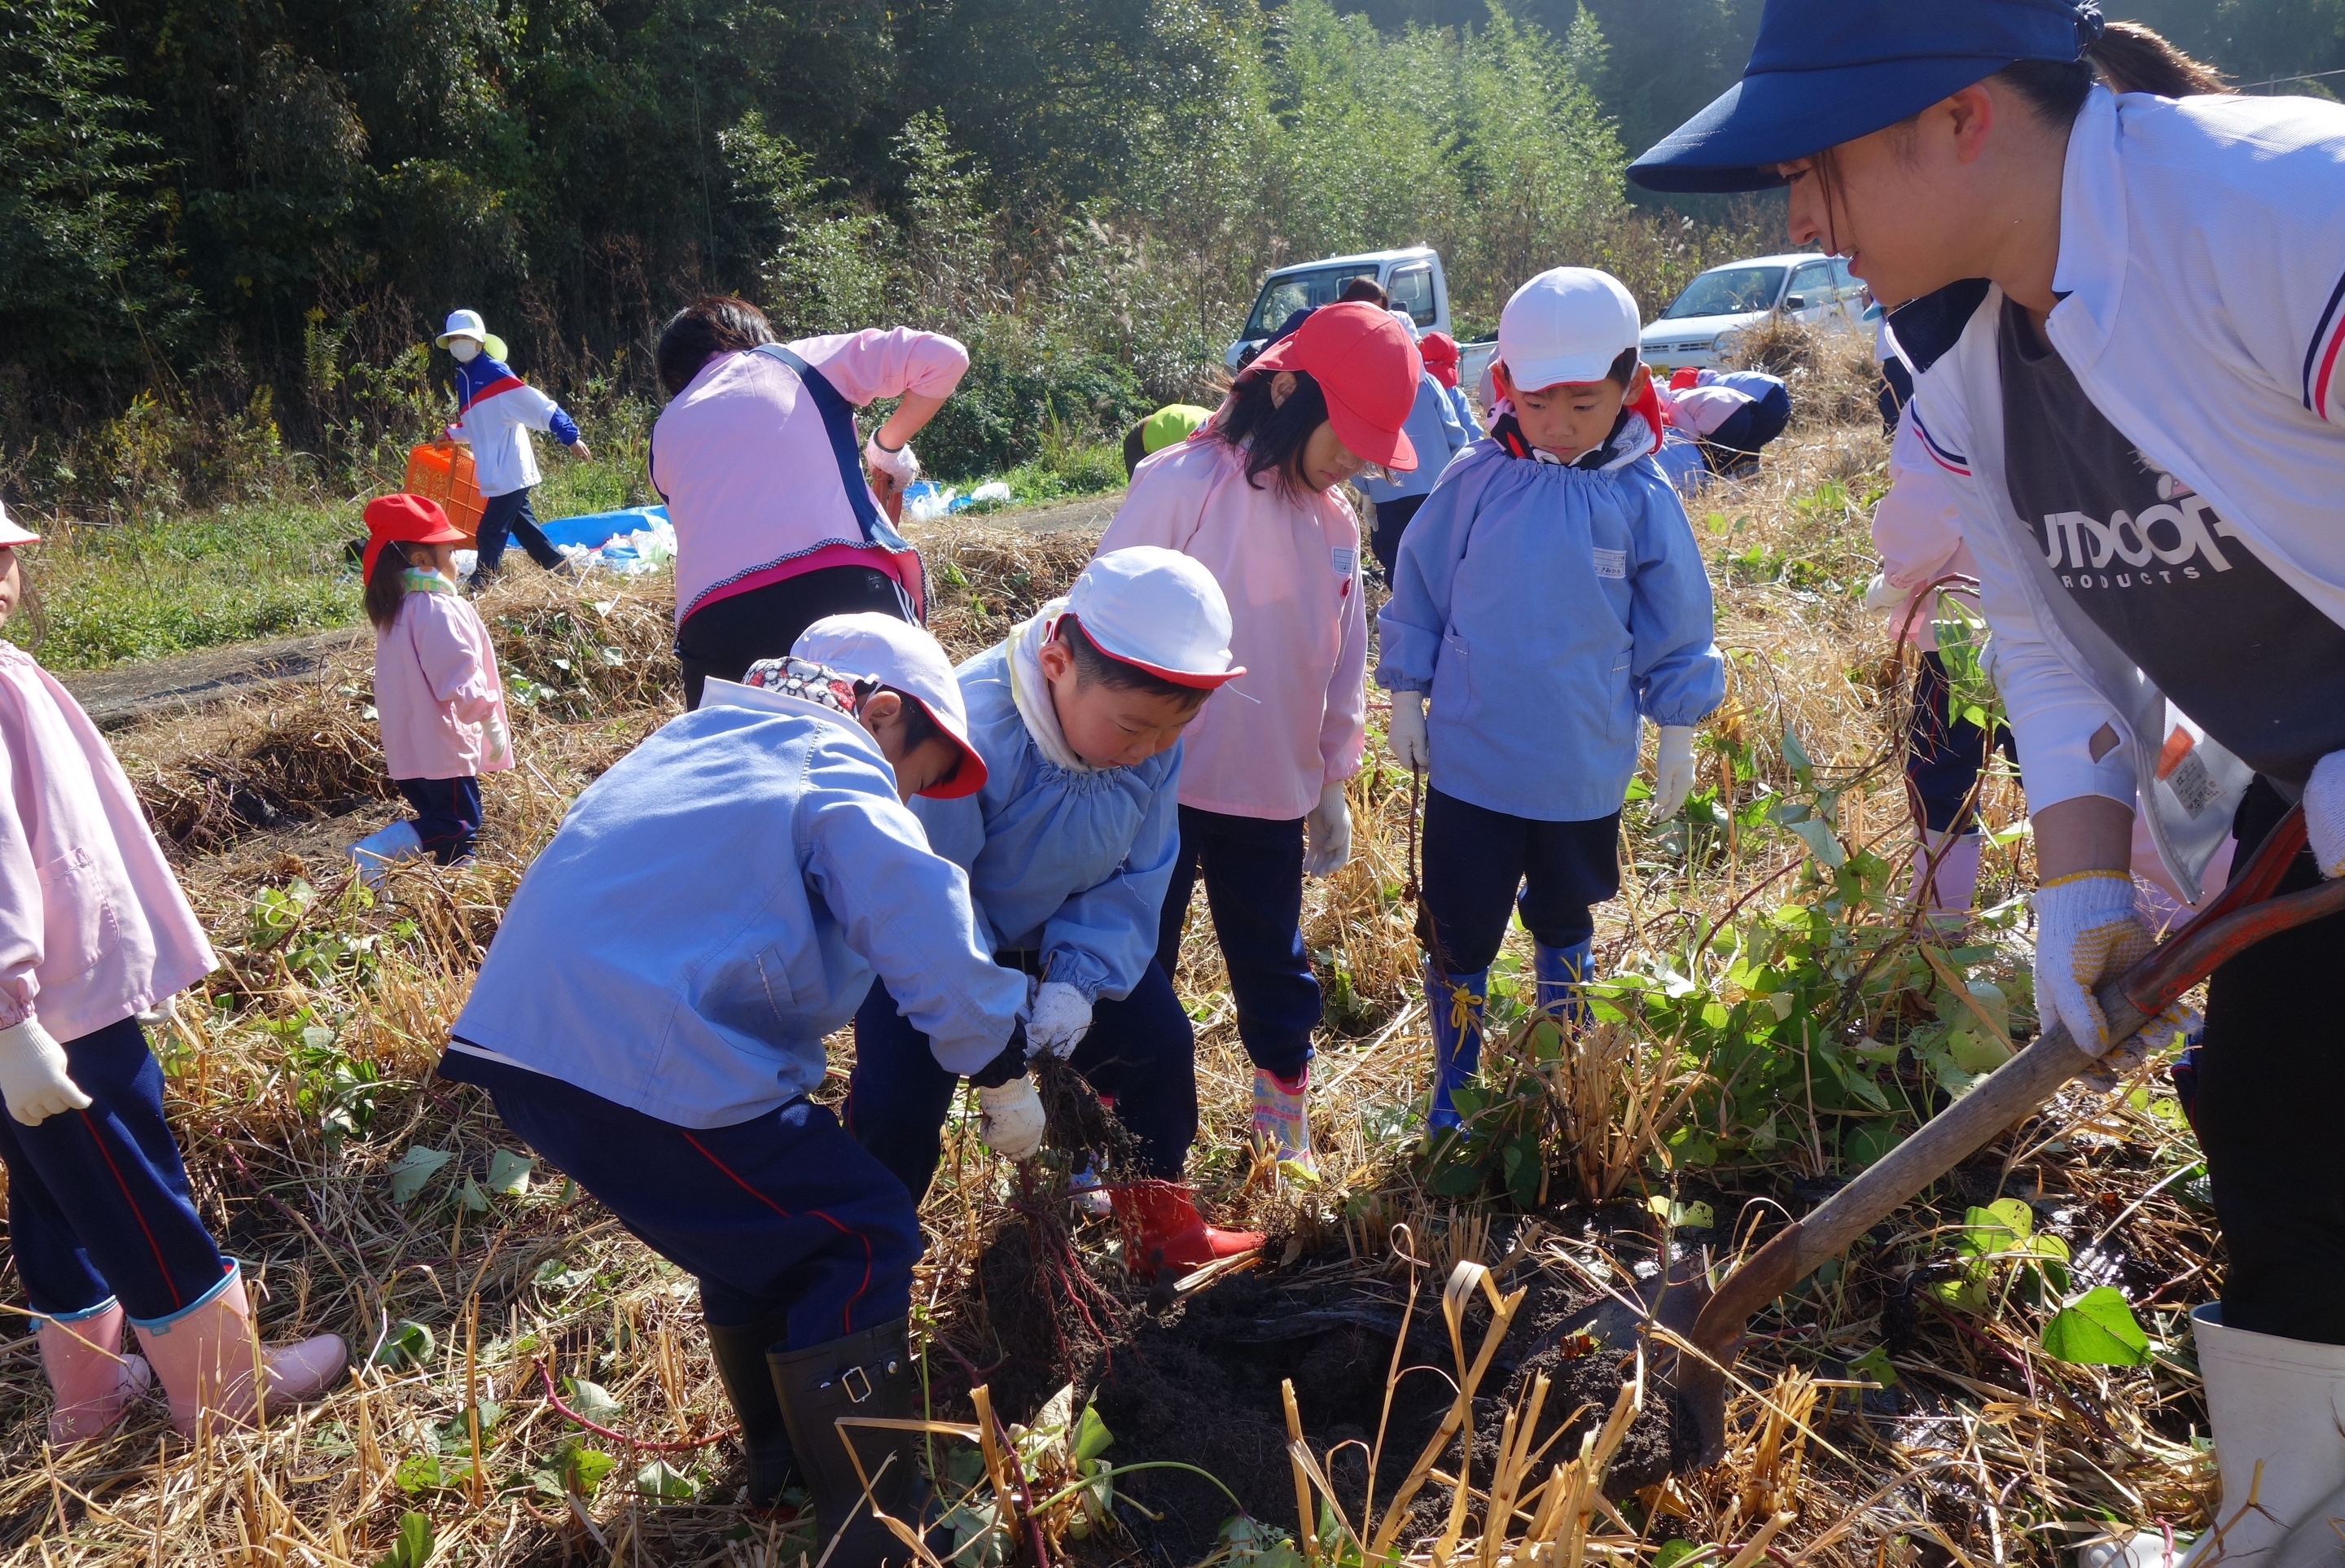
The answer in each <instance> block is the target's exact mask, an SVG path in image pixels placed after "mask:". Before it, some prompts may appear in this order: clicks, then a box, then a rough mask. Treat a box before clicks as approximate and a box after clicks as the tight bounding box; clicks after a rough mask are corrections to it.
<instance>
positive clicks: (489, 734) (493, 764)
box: [481, 713, 513, 768]
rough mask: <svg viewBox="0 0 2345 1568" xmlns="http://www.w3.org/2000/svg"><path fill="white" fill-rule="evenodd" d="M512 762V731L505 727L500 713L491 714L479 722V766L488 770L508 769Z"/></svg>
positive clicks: (503, 717)
mask: <svg viewBox="0 0 2345 1568" xmlns="http://www.w3.org/2000/svg"><path fill="white" fill-rule="evenodd" d="M481 764H482V766H484V767H489V768H509V767H511V766H513V731H512V730H511V729H509V728H507V727H506V725H505V716H504V715H503V713H491V714H490V715H489V716H488V717H487V718H485V719H483V720H482V721H481Z"/></svg>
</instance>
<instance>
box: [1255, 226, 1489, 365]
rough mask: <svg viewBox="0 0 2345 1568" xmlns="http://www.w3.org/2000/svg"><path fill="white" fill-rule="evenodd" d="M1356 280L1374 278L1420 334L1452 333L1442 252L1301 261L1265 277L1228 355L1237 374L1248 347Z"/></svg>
mask: <svg viewBox="0 0 2345 1568" xmlns="http://www.w3.org/2000/svg"><path fill="white" fill-rule="evenodd" d="M1354 278H1375V279H1376V281H1377V282H1378V283H1380V284H1382V285H1383V286H1384V290H1385V294H1386V297H1387V298H1390V299H1391V301H1392V303H1393V305H1394V306H1395V307H1396V309H1403V310H1406V311H1407V312H1408V313H1409V317H1410V319H1412V320H1414V321H1415V322H1416V329H1417V330H1418V331H1420V332H1447V331H1448V330H1449V280H1448V279H1447V278H1445V277H1444V276H1443V275H1442V271H1441V257H1440V254H1439V253H1438V252H1437V251H1436V250H1434V249H1433V248H1432V247H1430V246H1426V245H1419V246H1413V247H1411V248H1408V249H1406V250H1370V251H1364V252H1362V253H1361V254H1360V255H1357V256H1330V257H1327V258H1325V259H1323V260H1319V261H1299V262H1297V263H1295V264H1294V266H1292V267H1282V268H1279V269H1278V270H1277V271H1275V272H1274V273H1272V274H1271V275H1270V276H1269V277H1268V278H1264V279H1263V283H1262V292H1261V293H1260V294H1258V295H1256V296H1255V297H1254V309H1253V310H1251V311H1249V312H1248V313H1247V315H1246V324H1245V330H1244V332H1241V333H1240V334H1238V337H1237V339H1236V340H1235V341H1234V342H1233V343H1231V345H1230V346H1229V349H1228V350H1227V351H1226V352H1224V353H1223V356H1222V363H1223V365H1224V366H1226V367H1227V368H1228V369H1232V370H1234V369H1237V368H1238V360H1239V359H1240V358H1241V357H1242V356H1243V355H1244V353H1245V351H1246V349H1249V348H1251V347H1253V346H1254V345H1255V344H1257V343H1260V342H1262V341H1263V340H1264V339H1266V338H1268V337H1269V336H1270V335H1271V334H1272V333H1274V332H1275V331H1277V330H1278V327H1279V323H1280V322H1282V321H1284V320H1285V319H1287V318H1288V317H1289V316H1292V315H1294V313H1295V312H1296V311H1297V310H1304V309H1312V308H1314V307H1316V306H1320V305H1333V304H1334V303H1335V298H1336V297H1337V296H1338V295H1340V294H1342V293H1343V292H1344V285H1345V284H1346V283H1349V282H1350V281H1352V279H1354Z"/></svg>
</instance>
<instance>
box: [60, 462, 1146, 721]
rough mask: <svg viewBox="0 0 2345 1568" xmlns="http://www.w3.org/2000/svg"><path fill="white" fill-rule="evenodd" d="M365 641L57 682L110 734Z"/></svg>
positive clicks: (195, 656) (1044, 519)
mask: <svg viewBox="0 0 2345 1568" xmlns="http://www.w3.org/2000/svg"><path fill="white" fill-rule="evenodd" d="M1122 504H1123V492H1122V491H1116V492H1114V493H1113V494H1112V495H1101V496H1091V497H1087V498H1086V499H1084V500H1081V501H1064V502H1061V503H1060V504H1058V505H1056V506H1041V507H1035V508H1032V509H1031V510H1020V511H1005V512H998V513H994V514H992V515H990V516H988V517H984V518H980V519H973V520H971V521H981V522H985V523H989V524H991V525H993V526H996V527H1002V528H1014V529H1017V530H1019V531H1020V532H1024V533H1085V532H1089V533H1097V532H1099V531H1101V530H1102V529H1104V528H1106V527H1107V525H1108V522H1109V521H1110V520H1111V519H1112V518H1113V517H1114V516H1115V511H1116V508H1118V507H1120V506H1122ZM914 542H915V543H917V542H919V541H918V540H917V539H916V540H915V541H914ZM366 636H367V631H366V628H364V627H362V626H350V627H344V628H342V629H340V630H338V631H333V632H313V633H311V634H310V635H309V636H306V637H279V638H272V639H270V640H269V641H268V642H232V643H229V644H228V645H226V646H224V647H219V648H206V649H203V650H201V651H200V652H194V653H179V654H175V655H173V656H171V657H170V658H167V659H147V660H142V661H139V662H137V663H125V664H117V665H115V666H113V667H111V668H109V669H105V670H93V671H87V672H76V673H66V674H63V675H61V676H59V677H58V678H59V679H60V680H62V681H64V682H65V683H66V690H67V691H70V692H71V693H73V694H74V695H75V696H76V698H78V699H79V700H80V702H81V705H82V706H83V707H84V708H85V709H86V710H87V711H88V713H89V716H90V718H91V719H92V720H93V721H95V722H96V724H97V727H98V728H99V729H102V730H118V729H123V728H127V726H129V725H131V724H135V723H138V722H139V721H141V720H143V719H147V718H154V717H158V716H168V715H173V714H178V713H193V712H195V711H196V710H198V709H200V708H207V707H210V706H212V705H213V704H215V703H223V702H226V701H228V699H230V698H231V697H234V696H237V695H238V694H239V693H249V692H250V691H251V690H252V689H254V688H256V687H262V686H267V685H269V684H272V683H276V682H279V681H286V680H291V679H295V678H298V677H299V676H303V675H307V674H309V673H310V672H312V671H314V670H315V669H317V668H318V666H319V665H320V664H322V663H325V662H326V661H327V660H328V659H330V658H331V657H333V656H334V655H335V654H337V653H340V652H346V651H347V650H350V649H352V648H355V647H358V646H359V645H360V643H361V642H364V641H365V639H366Z"/></svg>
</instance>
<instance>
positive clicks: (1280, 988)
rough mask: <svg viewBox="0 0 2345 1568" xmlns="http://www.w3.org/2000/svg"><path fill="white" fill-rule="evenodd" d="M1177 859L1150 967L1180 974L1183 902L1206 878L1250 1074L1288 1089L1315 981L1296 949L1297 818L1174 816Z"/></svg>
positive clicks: (1188, 810)
mask: <svg viewBox="0 0 2345 1568" xmlns="http://www.w3.org/2000/svg"><path fill="white" fill-rule="evenodd" d="M1179 855H1180V857H1179V858H1178V859H1176V860H1175V861H1174V862H1173V882H1172V885H1171V886H1169V887H1167V888H1166V889H1165V890H1164V917H1163V922H1162V925H1161V926H1159V928H1158V930H1157V936H1156V964H1157V966H1158V967H1159V968H1161V969H1162V970H1163V971H1164V973H1165V974H1166V976H1171V975H1172V974H1173V972H1174V971H1175V970H1176V969H1178V968H1179V967H1180V966H1181V928H1182V927H1183V926H1184V925H1186V924H1187V923H1188V919H1189V895H1191V894H1192V893H1193V891H1195V889H1196V885H1197V879H1198V877H1200V876H1203V878H1204V879H1205V907H1206V908H1207V909H1209V910H1211V911H1212V912H1213V935H1214V936H1215V937H1216V938H1218V939H1219V940H1220V942H1221V945H1222V964H1223V967H1224V968H1226V969H1228V970H1229V974H1230V995H1231V997H1232V998H1233V1000H1234V1001H1235V1002H1236V1003H1237V1007H1238V1038H1239V1039H1240V1040H1241V1041H1243V1042H1244V1045H1245V1048H1246V1055H1247V1056H1249V1057H1253V1058H1254V1066H1255V1067H1267V1068H1268V1069H1269V1070H1271V1071H1272V1072H1274V1073H1276V1074H1277V1075H1278V1076H1279V1077H1283V1078H1286V1079H1289V1080H1290V1081H1291V1080H1293V1079H1294V1078H1296V1077H1301V1076H1302V1073H1303V1070H1304V1068H1305V1067H1308V1066H1310V1064H1311V1031H1312V1030H1313V1029H1315V1028H1317V1027H1319V1015H1320V1012H1321V1002H1320V997H1319V977H1318V976H1315V975H1314V974H1313V973H1312V972H1311V955H1310V954H1308V953H1306V952H1304V948H1303V818H1301V817H1299V816H1298V817H1296V818H1294V820H1293V821H1291V822H1270V821H1266V820H1264V819H1263V818H1261V817H1252V816H1228V815H1224V814H1223V813H1221V812H1217V811H1198V810H1196V809H1194V808H1193V807H1191V806H1185V805H1184V806H1183V807H1182V808H1181V848H1180V852H1179Z"/></svg>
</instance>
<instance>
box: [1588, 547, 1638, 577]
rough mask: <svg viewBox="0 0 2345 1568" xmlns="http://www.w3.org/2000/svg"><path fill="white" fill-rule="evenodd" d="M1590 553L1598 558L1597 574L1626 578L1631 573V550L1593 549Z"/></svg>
mask: <svg viewBox="0 0 2345 1568" xmlns="http://www.w3.org/2000/svg"><path fill="white" fill-rule="evenodd" d="M1589 554H1590V555H1592V556H1594V557H1595V558H1596V575H1597V576H1599V577H1623V578H1625V577H1627V576H1628V575H1629V552H1628V551H1625V550H1591V551H1589Z"/></svg>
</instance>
